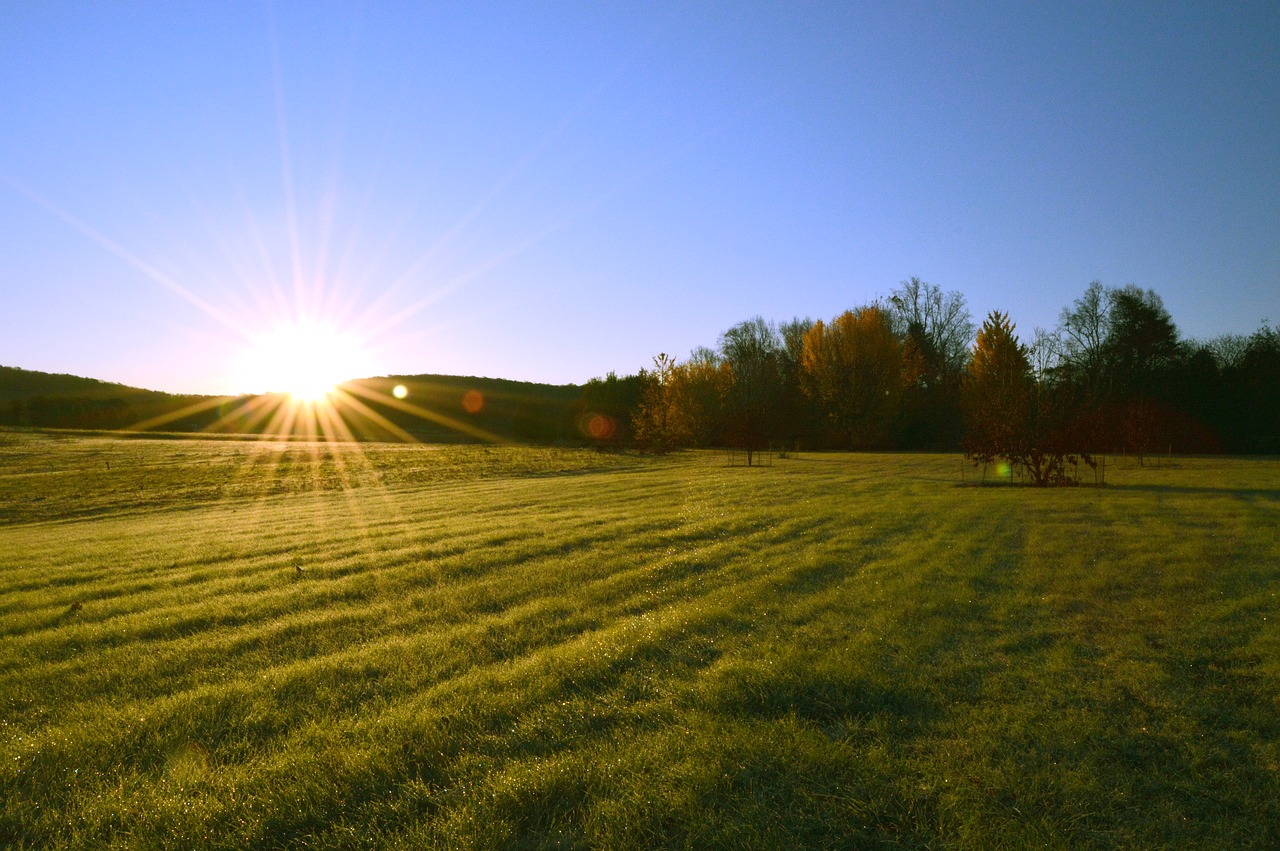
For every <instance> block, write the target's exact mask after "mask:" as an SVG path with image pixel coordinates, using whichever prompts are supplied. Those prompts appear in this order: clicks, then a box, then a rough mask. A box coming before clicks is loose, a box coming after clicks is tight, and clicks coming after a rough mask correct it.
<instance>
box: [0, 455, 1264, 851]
mask: <svg viewBox="0 0 1280 851" xmlns="http://www.w3.org/2000/svg"><path fill="white" fill-rule="evenodd" d="M0 438H3V439H4V440H5V441H6V444H5V446H4V447H3V448H4V451H5V452H6V458H7V459H8V463H7V464H6V466H5V468H4V470H3V472H0V488H3V491H0V492H2V493H3V501H2V502H0V504H3V505H6V506H9V505H14V506H18V507H17V508H13V509H7V511H8V513H6V514H5V515H4V520H5V522H7V524H8V525H6V526H0V634H2V635H3V636H4V641H3V644H2V645H0V648H2V649H0V707H2V710H0V802H2V803H0V837H5V838H6V839H7V841H8V842H9V844H11V845H15V846H17V847H33V848H34V847H42V848H43V847H105V846H109V845H111V844H113V843H114V844H117V845H121V846H139V847H171V848H187V847H193V846H201V845H207V846H214V847H263V846H265V847H313V848H360V847H401V848H421V847H432V846H436V847H476V846H482V847H491V846H513V845H522V846H527V847H588V846H589V847H654V846H663V847H667V846H687V847H707V846H713V847H769V848H773V847H800V846H809V847H813V846H826V847H849V846H855V847H857V846H871V845H876V844H884V843H889V844H898V845H903V846H906V847H971V848H990V847H1026V846H1028V845H1033V844H1048V845H1051V846H1057V847H1073V848H1078V847H1116V846H1126V845H1128V846H1142V847H1179V846H1181V847H1204V846H1206V845H1215V846H1218V847H1222V846H1235V847H1266V846H1269V845H1274V844H1276V843H1277V842H1278V841H1280V836H1278V835H1277V833H1278V832H1280V829H1278V828H1277V827H1276V826H1277V825H1280V745H1277V742H1280V707H1278V704H1277V698H1278V697H1280V652H1278V651H1280V630H1278V629H1277V628H1276V619H1277V617H1280V607H1278V606H1277V603H1276V598H1275V590H1274V584H1275V580H1276V578H1277V577H1276V565H1277V563H1280V542H1278V541H1277V536H1276V534H1275V529H1276V528H1277V525H1278V524H1277V520H1278V519H1280V517H1277V514H1278V511H1277V508H1278V506H1280V489H1277V487H1276V485H1275V481H1276V479H1275V462H1273V461H1238V460H1228V459H1213V460H1196V459H1192V460H1188V459H1177V460H1176V461H1175V463H1174V464H1173V465H1171V466H1166V467H1162V468H1157V469H1151V468H1145V467H1137V466H1130V465H1119V466H1118V467H1117V468H1115V469H1114V470H1109V472H1108V481H1110V482H1111V483H1112V485H1111V486H1110V487H1108V488H1105V489H1095V488H1075V489H1065V490H1054V491H1039V490H1027V489H1021V488H1010V487H996V488H971V487H970V488H966V487H959V486H957V484H958V481H959V478H960V467H959V461H958V459H956V458H954V457H946V456H914V455H907V456H893V455H880V456H877V455H861V456H860V455H831V456H825V455H813V456H803V455H802V456H801V457H799V458H790V459H780V460H778V461H776V462H775V463H774V465H773V466H772V467H767V468H744V467H729V466H728V465H727V464H726V463H725V458H724V456H721V455H718V454H713V453H707V454H687V455H682V456H678V457H676V458H673V459H667V460H653V459H638V458H629V457H626V456H608V455H598V454H596V453H590V452H583V453H576V452H573V451H568V450H528V449H519V448H514V447H479V446H477V447H449V448H445V449H432V448H427V447H418V446H383V445H368V446H365V447H364V452H363V453H361V454H359V455H356V456H353V457H354V460H352V461H351V463H350V464H349V465H348V470H347V473H346V478H345V480H344V479H342V477H340V476H338V474H337V472H336V470H335V469H334V468H333V467H332V464H333V461H332V460H331V459H332V456H330V455H327V454H325V453H320V454H317V455H314V456H313V455H309V454H307V453H306V447H305V446H296V445H292V444H272V443H254V442H249V443H239V442H227V443H223V442H213V441H195V442H186V441H143V440H131V441H113V440H109V439H97V438H88V439H54V438H47V437H39V436H31V435H13V434H10V435H0ZM258 453H262V455H259V454H258ZM295 453H297V454H295ZM107 455H110V457H112V458H114V459H117V460H116V461H113V463H112V465H111V473H112V474H113V475H107V474H106V473H105V464H103V461H104V460H105V456H107ZM120 459H128V464H129V465H131V467H132V469H133V472H129V473H121V474H120V476H122V477H123V479H122V480H117V479H116V477H115V475H114V474H116V472H117V470H118V469H120V467H121V466H122V465H121V461H120ZM326 459H329V460H326ZM100 471H101V472H100ZM23 481H26V482H29V483H31V484H30V489H29V490H24V485H23V484H22V483H21V482H23ZM139 492H141V494H142V495H139ZM24 493H25V494H27V495H28V496H29V497H30V499H29V501H28V502H26V503H24V502H22V501H21V499H20V497H21V496H22V495H23V494H24ZM36 497H39V499H36ZM60 516H67V517H69V518H71V519H68V520H59V519H56V518H58V517H60Z"/></svg>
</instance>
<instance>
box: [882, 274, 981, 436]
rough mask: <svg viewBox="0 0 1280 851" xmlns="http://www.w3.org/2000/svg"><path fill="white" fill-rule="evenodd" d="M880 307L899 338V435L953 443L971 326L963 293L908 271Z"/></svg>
mask: <svg viewBox="0 0 1280 851" xmlns="http://www.w3.org/2000/svg"><path fill="white" fill-rule="evenodd" d="M883 307H884V310H885V312H886V314H887V316H888V319H889V324H890V327H892V328H893V331H894V334H895V335H896V336H897V338H898V340H899V341H900V342H901V343H902V359H903V397H902V406H901V418H900V421H899V423H898V424H897V428H896V431H897V436H898V438H899V441H900V442H901V444H902V445H904V446H908V447H912V448H925V447H927V448H933V449H942V448H946V447H954V446H956V445H957V444H958V442H959V440H960V433H961V429H960V423H961V420H962V416H961V414H960V379H961V376H962V375H963V372H964V366H965V363H966V362H967V361H968V358H969V346H970V343H971V342H972V341H973V335H974V330H975V329H974V326H973V321H972V318H971V317H970V315H969V309H968V308H967V307H966V306H965V301H964V296H963V295H961V294H960V293H958V292H949V293H944V292H943V291H942V290H941V289H940V288H939V287H937V286H934V285H933V284H930V283H928V282H926V281H922V280H920V279H919V278H915V277H913V278H910V279H908V280H905V281H903V282H902V283H901V284H899V286H898V288H897V289H895V290H894V291H893V292H892V293H891V294H890V296H889V298H888V299H887V300H885V301H884V302H883Z"/></svg>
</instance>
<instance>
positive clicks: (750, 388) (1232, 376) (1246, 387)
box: [583, 278, 1280, 483]
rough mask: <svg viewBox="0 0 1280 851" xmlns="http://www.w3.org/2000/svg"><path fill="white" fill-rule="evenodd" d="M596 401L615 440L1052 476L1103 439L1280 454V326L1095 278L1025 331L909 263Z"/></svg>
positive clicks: (745, 327)
mask: <svg viewBox="0 0 1280 851" xmlns="http://www.w3.org/2000/svg"><path fill="white" fill-rule="evenodd" d="M583 406H584V409H585V411H586V412H587V418H588V422H590V421H591V418H592V417H594V418H595V420H596V425H595V427H594V429H593V431H592V433H594V435H595V438H594V439H595V440H596V441H597V442H600V443H605V444H613V445H620V446H621V445H635V446H639V447H642V448H648V449H651V450H665V449H670V448H674V447H680V446H730V447H738V448H744V449H748V450H750V449H763V448H766V447H776V448H782V447H794V446H800V447H808V448H844V449H929V450H957V449H965V450H966V451H967V452H968V454H969V455H970V456H971V457H973V458H975V459H976V460H978V461H987V460H993V459H995V458H1005V459H1008V460H1011V461H1015V462H1017V463H1019V464H1021V465H1023V466H1024V467H1026V469H1027V471H1028V475H1029V476H1030V477H1031V479H1032V480H1033V481H1037V482H1038V483H1049V482H1052V481H1058V480H1061V479H1062V478H1063V477H1064V476H1065V475H1066V474H1065V471H1064V464H1066V463H1069V462H1075V461H1078V460H1079V458H1081V457H1083V458H1084V459H1085V460H1090V456H1091V454H1094V453H1100V452H1129V453H1133V454H1138V455H1143V454H1146V453H1151V452H1156V451H1159V452H1166V451H1173V452H1220V451H1229V452H1240V453H1259V452H1268V453H1270V452H1277V451H1280V333H1278V332H1277V331H1276V330H1275V329H1274V328H1271V327H1270V326H1269V325H1267V324H1266V323H1265V322H1264V323H1263V324H1262V327H1261V328H1259V329H1258V330H1257V331H1255V332H1254V333H1253V334H1251V335H1249V336H1243V335H1238V334H1228V335H1224V336H1220V337H1217V338H1214V339H1212V340H1207V341H1197V340H1187V339H1183V338H1182V337H1181V336H1180V334H1179V332H1178V329H1177V327H1176V326H1175V324H1174V323H1173V320H1172V319H1171V318H1170V316H1169V313H1168V311H1167V310H1165V307H1164V304H1163V302H1162V300H1161V299H1160V297H1159V296H1158V295H1157V294H1156V293H1155V292H1154V291H1151V290H1142V289H1140V288H1138V287H1136V286H1132V285H1131V286H1126V287H1121V288H1108V287H1104V286H1103V285H1102V284H1101V283H1098V282H1094V283H1092V284H1090V285H1089V287H1088V288H1087V289H1086V290H1085V292H1084V294H1083V295H1082V296H1081V297H1080V298H1079V299H1077V300H1076V301H1075V302H1074V303H1073V304H1072V305H1071V306H1069V307H1067V308H1064V309H1063V311H1062V313H1061V316H1060V318H1059V321H1058V325H1057V327H1056V328H1054V329H1052V330H1045V329H1036V330H1035V331H1034V333H1033V334H1032V335H1031V338H1030V340H1029V341H1026V342H1023V341H1021V340H1019V339H1018V337H1017V335H1016V333H1015V327H1014V325H1013V323H1012V322H1011V321H1010V320H1009V318H1008V317H1007V316H1005V315H1003V314H1000V313H992V314H991V315H990V316H989V317H988V318H987V320H986V322H985V323H984V325H983V327H982V329H981V331H980V332H978V329H976V328H975V326H974V323H973V320H972V318H971V316H970V314H969V311H968V309H967V308H966V306H965V299H964V296H963V295H961V294H960V293H958V292H943V291H942V290H941V289H940V288H938V287H936V286H934V285H932V284H929V283H927V282H925V281H921V280H920V279H918V278H911V279H909V280H907V281H904V282H902V283H901V284H900V285H899V287H898V288H897V289H895V290H894V291H893V292H892V293H891V295H890V296H889V297H888V298H884V299H879V300H877V301H875V302H873V303H871V304H867V305H864V306H861V307H858V308H855V309H851V310H848V311H845V312H844V313H842V314H840V315H839V316H837V317H835V318H833V319H832V320H830V321H829V322H824V321H822V320H816V321H815V320H812V319H809V318H803V319H799V318H797V319H793V320H791V321H789V322H785V323H782V324H781V325H776V324H773V323H770V322H766V321H765V320H764V319H762V318H759V317H757V318H754V319H750V320H747V321H745V322H741V323H739V324H737V325H735V326H733V327H732V328H730V329H729V330H727V331H725V332H724V334H723V335H722V336H721V337H720V340H719V342H718V345H717V346H716V348H714V349H710V348H698V349H696V350H695V351H694V352H692V354H691V355H690V356H689V357H688V358H687V359H686V360H683V361H680V360H677V359H674V358H672V357H670V356H669V355H667V354H660V355H658V356H657V357H656V358H655V359H654V362H653V368H652V369H645V370H641V371H640V372H639V373H638V374H637V375H631V376H626V377H622V378H620V377H618V376H617V375H614V374H612V373H611V374H609V375H607V376H606V377H604V378H596V379H593V380H592V381H590V382H589V383H588V384H587V385H586V386H585V387H584V388H583Z"/></svg>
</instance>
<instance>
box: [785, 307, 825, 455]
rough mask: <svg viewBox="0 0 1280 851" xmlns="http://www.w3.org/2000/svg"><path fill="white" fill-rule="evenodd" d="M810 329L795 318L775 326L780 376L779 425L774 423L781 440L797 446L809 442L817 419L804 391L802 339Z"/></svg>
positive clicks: (806, 320)
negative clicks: (779, 344)
mask: <svg viewBox="0 0 1280 851" xmlns="http://www.w3.org/2000/svg"><path fill="white" fill-rule="evenodd" d="M812 327H813V320H812V319H810V318H809V317H807V316H806V317H804V318H803V319H801V318H800V317H796V318H794V319H792V320H791V321H790V322H784V323H782V324H781V325H780V326H778V336H779V338H780V339H781V342H782V348H781V350H780V351H779V352H778V362H779V371H780V372H781V374H782V401H781V402H780V403H779V404H780V406H781V409H782V416H781V422H780V423H779V424H778V429H779V435H780V437H781V438H782V439H784V440H786V441H788V442H791V443H793V444H798V443H799V442H800V441H801V440H804V441H806V442H812V441H814V440H815V439H816V436H817V433H818V427H817V422H818V417H817V414H816V413H815V412H814V407H813V404H812V401H811V400H810V398H809V397H808V396H807V395H805V392H804V337H805V335H806V334H808V333H809V329H810V328H812Z"/></svg>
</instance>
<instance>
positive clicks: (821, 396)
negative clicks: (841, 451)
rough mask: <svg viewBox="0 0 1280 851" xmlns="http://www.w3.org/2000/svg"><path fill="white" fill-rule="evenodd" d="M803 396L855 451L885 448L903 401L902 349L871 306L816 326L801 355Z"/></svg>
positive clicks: (881, 313)
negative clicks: (805, 396) (879, 446)
mask: <svg viewBox="0 0 1280 851" xmlns="http://www.w3.org/2000/svg"><path fill="white" fill-rule="evenodd" d="M801 369H802V381H803V387H804V390H805V392H806V393H807V394H808V395H809V397H810V398H811V399H813V400H814V402H815V403H816V404H817V405H818V407H819V408H820V409H821V411H822V412H823V413H824V414H825V415H826V417H827V419H828V420H829V422H830V423H831V424H832V426H833V427H834V428H835V429H836V430H837V431H838V432H839V433H840V435H841V437H842V438H843V440H844V442H845V443H846V444H847V445H848V446H850V447H851V448H855V449H861V448H866V447H870V446H877V445H881V444H883V443H884V442H885V441H886V440H887V438H888V436H889V431H890V428H891V427H892V425H893V422H894V418H895V416H896V415H897V412H898V404H899V401H900V400H901V397H902V345H901V344H900V343H899V342H898V338H897V337H896V336H895V335H894V333H893V329H892V327H891V326H890V324H889V320H888V317H887V316H886V315H885V313H884V311H882V310H881V309H880V308H878V307H875V306H871V307H863V308H859V309H858V310H846V311H845V312H844V313H842V314H840V315H839V316H837V317H836V318H835V319H833V320H831V322H830V324H827V323H824V322H822V321H818V322H815V323H813V327H811V328H810V329H809V331H808V333H806V334H805V336H804V353H803V355H802V356H801Z"/></svg>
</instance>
